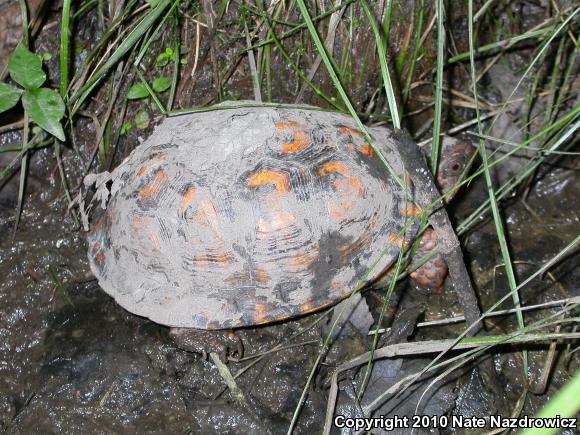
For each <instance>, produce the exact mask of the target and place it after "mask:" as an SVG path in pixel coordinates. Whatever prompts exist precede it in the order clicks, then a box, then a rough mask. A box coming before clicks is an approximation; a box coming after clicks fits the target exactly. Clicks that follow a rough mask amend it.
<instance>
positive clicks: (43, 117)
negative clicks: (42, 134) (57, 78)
mask: <svg viewBox="0 0 580 435" xmlns="http://www.w3.org/2000/svg"><path fill="white" fill-rule="evenodd" d="M22 105H23V106H24V110H26V112H28V116H30V119H31V120H32V121H33V122H35V123H36V124H38V125H39V126H40V127H42V128H43V129H44V130H46V131H48V132H49V133H50V134H52V135H54V136H56V137H57V138H58V139H59V140H61V141H64V140H65V137H64V131H63V129H62V125H61V124H60V120H61V119H62V117H63V116H64V103H63V101H62V98H61V97H60V95H59V94H58V92H56V91H54V90H52V89H48V88H40V89H28V90H26V91H25V92H24V95H22Z"/></svg>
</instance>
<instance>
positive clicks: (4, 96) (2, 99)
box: [0, 83, 22, 113]
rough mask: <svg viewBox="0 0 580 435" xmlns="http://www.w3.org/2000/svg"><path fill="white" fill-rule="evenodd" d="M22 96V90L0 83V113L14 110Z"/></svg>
mask: <svg viewBox="0 0 580 435" xmlns="http://www.w3.org/2000/svg"><path fill="white" fill-rule="evenodd" d="M20 95H22V89H18V88H17V87H16V86H12V85H9V84H7V83H0V113H2V112H5V111H6V110H8V109H12V108H13V107H14V106H15V105H16V103H18V100H20Z"/></svg>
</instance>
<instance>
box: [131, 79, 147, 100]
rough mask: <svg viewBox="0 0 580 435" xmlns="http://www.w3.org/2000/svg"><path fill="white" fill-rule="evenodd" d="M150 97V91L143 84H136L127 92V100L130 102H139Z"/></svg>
mask: <svg viewBox="0 0 580 435" xmlns="http://www.w3.org/2000/svg"><path fill="white" fill-rule="evenodd" d="M148 96H149V91H148V90H147V88H146V87H145V85H144V84H143V83H135V84H134V85H133V86H131V87H130V88H129V92H127V98H128V99H129V100H139V99H141V98H145V97H148Z"/></svg>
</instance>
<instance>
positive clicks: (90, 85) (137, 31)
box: [70, 0, 171, 116]
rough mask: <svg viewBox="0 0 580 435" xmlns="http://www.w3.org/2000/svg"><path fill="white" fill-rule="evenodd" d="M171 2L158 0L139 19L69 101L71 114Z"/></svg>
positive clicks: (169, 0)
mask: <svg viewBox="0 0 580 435" xmlns="http://www.w3.org/2000/svg"><path fill="white" fill-rule="evenodd" d="M170 4H171V0H159V3H157V6H155V7H154V8H152V9H151V10H150V11H149V12H148V13H147V14H146V15H145V17H143V19H141V21H140V22H139V23H138V24H137V25H136V26H135V27H134V28H133V30H132V31H131V32H130V33H129V34H128V35H127V37H126V38H125V39H124V40H123V41H122V42H121V43H120V44H119V47H117V49H116V50H115V51H114V52H113V54H112V55H111V57H110V58H109V59H108V60H107V61H106V62H105V64H104V65H103V66H102V67H100V68H99V69H98V70H97V71H96V72H95V74H94V75H93V76H92V77H91V78H90V79H89V80H88V81H87V83H85V84H84V86H83V87H82V88H81V89H79V90H78V91H77V92H76V93H75V94H74V95H73V96H72V97H71V98H70V101H71V102H72V103H73V104H74V106H73V107H72V109H71V116H72V115H74V114H75V113H76V112H77V111H78V110H79V109H80V107H81V105H82V104H83V103H84V101H85V100H86V99H87V97H88V96H89V95H90V93H91V92H92V91H93V89H94V88H95V86H96V85H97V84H98V83H99V82H100V81H101V80H102V79H103V77H105V75H106V74H107V73H108V72H109V71H110V70H111V68H113V67H114V66H115V65H116V64H117V62H119V60H120V59H121V58H122V57H123V56H125V55H126V54H127V53H128V52H129V50H131V49H132V48H133V46H134V45H135V44H136V43H137V42H138V41H139V40H140V39H141V38H142V37H143V35H145V33H146V32H147V31H148V30H149V29H150V27H151V26H152V25H153V23H154V22H155V21H157V19H158V18H159V17H160V16H161V14H162V13H163V12H164V11H165V9H166V8H167V7H168V6H169V5H170Z"/></svg>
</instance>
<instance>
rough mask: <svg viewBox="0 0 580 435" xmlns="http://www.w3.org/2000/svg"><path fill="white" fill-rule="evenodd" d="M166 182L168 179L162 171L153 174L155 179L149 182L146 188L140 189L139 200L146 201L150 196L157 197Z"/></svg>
mask: <svg viewBox="0 0 580 435" xmlns="http://www.w3.org/2000/svg"><path fill="white" fill-rule="evenodd" d="M168 182H169V177H168V176H167V174H166V173H165V172H164V171H159V172H157V173H156V174H155V177H154V178H153V181H151V183H149V184H148V185H147V186H145V187H144V188H143V189H141V191H140V192H139V198H140V199H147V198H151V197H152V196H156V195H158V194H159V192H161V189H163V188H164V187H165V186H166V185H167V183H168Z"/></svg>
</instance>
